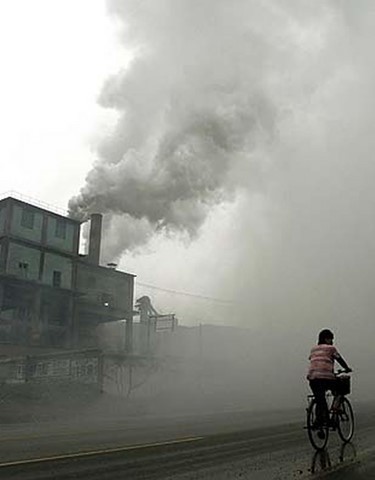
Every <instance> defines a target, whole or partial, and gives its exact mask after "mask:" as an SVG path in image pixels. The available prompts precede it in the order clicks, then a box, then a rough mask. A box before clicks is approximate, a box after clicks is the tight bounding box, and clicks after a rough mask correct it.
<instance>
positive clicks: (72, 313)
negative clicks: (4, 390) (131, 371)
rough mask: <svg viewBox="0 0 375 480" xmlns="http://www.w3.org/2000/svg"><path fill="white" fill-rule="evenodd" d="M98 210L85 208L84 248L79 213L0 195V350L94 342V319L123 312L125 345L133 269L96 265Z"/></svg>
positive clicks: (114, 317) (80, 345)
mask: <svg viewBox="0 0 375 480" xmlns="http://www.w3.org/2000/svg"><path fill="white" fill-rule="evenodd" d="M101 223H102V216H101V215H100V214H93V215H92V216H91V226H90V239H89V248H88V254H87V255H80V254H79V244H80V229H81V224H80V222H79V221H77V220H74V219H72V218H69V217H67V216H64V215H61V214H58V213H55V212H53V211H52V210H49V209H45V208H41V207H40V206H38V205H35V204H32V203H29V202H25V201H23V200H20V199H18V198H15V197H13V196H9V197H6V198H3V199H2V200H0V350H1V353H2V354H3V355H6V354H17V353H20V354H22V353H28V352H30V353H31V352H33V351H38V349H39V350H40V349H42V350H45V349H46V348H47V349H48V348H49V349H61V348H84V347H94V346H95V330H96V327H97V326H98V325H99V324H102V323H104V322H111V321H115V320H123V319H125V320H126V330H124V336H125V339H124V344H125V346H126V348H127V350H128V351H131V346H132V314H133V290H134V276H133V275H131V274H128V273H125V272H121V271H118V270H116V269H115V268H113V267H114V266H113V265H111V266H110V267H106V266H101V265H100V245H101Z"/></svg>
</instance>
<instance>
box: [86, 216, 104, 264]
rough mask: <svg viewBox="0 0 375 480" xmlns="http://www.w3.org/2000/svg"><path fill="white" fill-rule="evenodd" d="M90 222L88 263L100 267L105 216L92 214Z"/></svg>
mask: <svg viewBox="0 0 375 480" xmlns="http://www.w3.org/2000/svg"><path fill="white" fill-rule="evenodd" d="M90 220H91V225H90V240H89V254H88V261H89V262H90V263H92V264H94V265H99V261H100V244H101V241H102V220H103V215H102V214H101V213H92V214H91V216H90Z"/></svg>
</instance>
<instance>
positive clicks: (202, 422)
mask: <svg viewBox="0 0 375 480" xmlns="http://www.w3.org/2000/svg"><path fill="white" fill-rule="evenodd" d="M356 410H357V408H356ZM301 417H303V410H302V411H294V412H283V413H280V412H272V413H268V414H260V413H258V414H254V413H250V412H225V413H220V414H219V413H216V414H201V415H190V416H175V417H140V418H132V419H130V418H128V419H123V420H114V419H112V420H107V421H105V422H103V421H100V420H96V421H95V422H94V421H90V422H88V421H82V422H80V423H78V422H77V421H75V422H72V423H71V424H65V425H56V424H55V425H31V424H30V425H11V426H3V428H2V431H1V437H0V448H1V460H0V478H2V479H8V478H9V479H13V480H31V479H33V480H38V479H39V480H41V479H51V478H53V479H56V480H58V479H73V478H74V479H90V480H96V479H101V480H107V479H123V478H124V479H125V478H126V479H131V480H138V479H155V480H160V479H174V480H187V479H202V480H214V479H215V480H221V479H251V480H258V479H259V480H262V479H265V480H270V479H271V480H272V479H275V480H277V479H278V480H283V479H288V480H289V479H296V478H299V479H303V478H311V477H315V478H316V476H318V478H321V477H322V476H324V478H326V477H327V478H332V479H336V478H337V479H338V478H340V479H350V480H353V479H354V480H355V479H362V478H375V473H374V472H375V449H373V447H372V446H373V445H375V441H374V440H375V410H371V409H370V408H369V407H366V408H365V407H363V408H361V409H359V411H357V430H356V435H355V440H354V442H353V444H348V445H347V446H345V448H343V447H342V445H341V444H340V442H339V440H338V437H337V435H335V434H332V436H331V437H330V440H329V447H328V450H327V452H326V453H325V454H315V452H313V450H312V448H311V446H310V445H309V443H308V440H307V436H306V432H305V431H304V430H303V428H302V426H303V418H302V419H301Z"/></svg>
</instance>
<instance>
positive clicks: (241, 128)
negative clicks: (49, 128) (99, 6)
mask: <svg viewBox="0 0 375 480" xmlns="http://www.w3.org/2000/svg"><path fill="white" fill-rule="evenodd" d="M258 3H259V2H248V1H238V2H237V3H236V5H234V4H232V3H231V2H229V1H227V0H225V1H224V0H220V1H217V0H215V1H205V2H200V1H199V2H198V1H190V0H189V1H187V0H185V1H182V0H178V1H174V0H173V1H172V0H168V1H162V2H157V3H155V2H153V1H151V0H148V1H143V2H139V1H134V0H126V1H121V2H120V1H110V2H109V9H110V11H111V13H112V14H113V15H115V16H116V17H117V18H118V19H120V21H121V22H122V25H123V30H122V32H123V42H124V45H125V46H126V47H127V48H128V49H129V48H131V49H133V51H134V59H133V61H132V63H131V65H130V67H129V68H127V69H125V70H124V71H120V72H119V73H118V74H117V75H115V76H113V77H112V78H110V79H109V80H108V81H107V83H106V84H105V85H104V87H103V90H102V92H101V95H100V103H101V105H102V106H103V107H106V108H111V109H115V110H116V111H117V112H118V114H119V118H118V123H117V126H116V128H115V129H114V131H113V133H112V135H111V136H110V137H109V138H107V139H106V140H105V141H104V142H103V143H102V144H101V145H100V147H99V151H98V160H97V163H96V164H95V165H94V168H93V169H92V171H91V172H90V173H89V174H88V176H87V180H86V185H85V186H84V187H83V188H82V190H81V192H80V194H79V195H78V196H77V197H75V198H73V199H72V200H71V202H70V212H71V215H73V216H75V217H78V218H86V217H87V216H88V213H90V212H93V211H101V212H103V213H107V214H109V215H108V216H107V218H108V220H107V222H109V223H111V225H112V227H111V232H112V234H113V233H114V232H115V231H116V229H117V228H119V230H121V232H122V235H121V238H122V239H123V240H122V242H117V244H116V247H115V248H114V245H113V243H112V247H111V248H109V247H108V242H107V248H109V249H110V250H112V251H111V254H112V256H118V255H119V254H121V252H122V251H123V250H125V249H129V248H133V247H135V246H137V245H139V244H142V243H143V242H146V241H147V240H148V239H149V238H150V236H151V235H152V232H153V231H155V230H158V229H161V228H167V229H169V230H182V231H186V232H188V234H189V235H191V236H194V235H195V234H196V233H197V230H198V229H199V227H200V226H201V225H202V224H203V222H204V221H205V218H206V216H207V213H208V212H209V211H210V209H211V208H212V207H213V206H214V205H215V204H217V203H220V202H223V201H231V200H233V199H234V198H235V196H236V193H237V191H238V189H239V188H242V187H245V188H248V187H249V186H250V188H254V189H258V188H259V184H260V183H261V182H262V175H263V174H264V172H263V170H264V169H266V168H267V149H268V146H269V145H270V144H271V143H272V142H273V141H275V137H276V136H277V132H276V128H277V120H278V116H279V115H282V114H283V113H282V112H281V110H280V108H281V107H282V106H281V105H278V104H277V101H276V100H275V98H274V94H275V92H274V88H275V86H274V84H275V82H278V81H279V78H278V77H280V76H285V75H286V76H288V78H289V74H288V72H287V71H280V69H281V70H284V69H285V68H287V67H286V66H285V65H284V61H286V63H288V62H289V60H288V55H289V54H290V53H292V54H293V50H294V49H299V48H300V47H299V46H298V45H297V41H298V39H296V38H293V35H291V33H290V32H289V31H288V28H287V25H288V22H292V21H293V19H292V18H289V16H288V15H289V14H288V13H286V12H279V11H278V10H277V9H276V8H274V7H273V6H272V5H268V4H264V5H259V4H258ZM283 24H284V26H281V27H280V25H283ZM277 64H279V65H277ZM288 81H289V80H288ZM285 107H286V106H283V108H285ZM126 225H128V226H129V231H130V233H131V234H129V235H127V234H126V233H127V232H126ZM146 226H147V227H148V228H146ZM136 231H138V233H135V232H136ZM107 253H108V252H107Z"/></svg>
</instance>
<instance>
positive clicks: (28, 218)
mask: <svg viewBox="0 0 375 480" xmlns="http://www.w3.org/2000/svg"><path fill="white" fill-rule="evenodd" d="M34 219H35V214H34V212H33V211H32V210H29V209H27V208H23V209H22V217H21V225H22V226H23V227H25V228H30V229H31V230H32V229H33V228H34Z"/></svg>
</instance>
